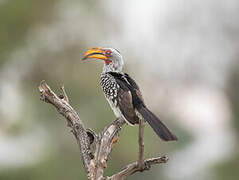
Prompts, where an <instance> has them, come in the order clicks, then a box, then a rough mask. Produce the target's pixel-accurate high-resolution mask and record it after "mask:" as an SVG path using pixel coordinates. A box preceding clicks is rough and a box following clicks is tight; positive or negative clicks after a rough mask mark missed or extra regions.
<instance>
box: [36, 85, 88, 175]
mask: <svg viewBox="0 0 239 180" xmlns="http://www.w3.org/2000/svg"><path fill="white" fill-rule="evenodd" d="M39 91H40V93H41V100H43V101H45V102H47V103H50V104H52V105H53V106H55V108H56V109H57V111H58V112H59V113H60V114H62V115H63V116H64V117H65V118H66V119H67V122H68V126H69V127H71V128H72V133H73V134H74V136H75V138H76V141H77V143H78V144H79V146H80V152H81V157H82V161H83V163H84V167H85V170H86V172H87V174H88V173H89V172H90V170H89V164H90V161H91V156H92V154H91V151H90V142H89V138H88V135H87V133H86V129H85V127H84V124H83V123H82V121H81V120H80V118H79V116H78V114H77V113H76V111H75V110H74V109H73V108H72V107H71V106H70V105H69V104H68V102H67V101H66V100H67V99H68V98H66V97H67V95H66V92H65V90H64V88H62V93H63V99H61V98H59V97H58V96H57V95H56V94H55V93H54V92H53V91H52V90H51V89H50V87H49V86H48V85H47V84H46V82H45V81H42V82H41V83H40V86H39Z"/></svg>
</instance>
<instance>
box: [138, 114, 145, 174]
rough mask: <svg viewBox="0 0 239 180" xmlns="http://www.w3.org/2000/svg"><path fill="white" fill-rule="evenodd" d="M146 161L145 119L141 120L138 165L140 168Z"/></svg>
mask: <svg viewBox="0 0 239 180" xmlns="http://www.w3.org/2000/svg"><path fill="white" fill-rule="evenodd" d="M143 163H144V120H143V119H140V120H139V159H138V166H139V169H143Z"/></svg>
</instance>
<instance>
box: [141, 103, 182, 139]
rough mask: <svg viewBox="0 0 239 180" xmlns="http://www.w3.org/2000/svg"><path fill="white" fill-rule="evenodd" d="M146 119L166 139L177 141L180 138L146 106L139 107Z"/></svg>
mask: <svg viewBox="0 0 239 180" xmlns="http://www.w3.org/2000/svg"><path fill="white" fill-rule="evenodd" d="M137 110H138V112H139V113H140V114H141V115H142V117H143V118H144V120H145V121H147V122H148V123H149V125H150V126H151V127H152V128H153V130H154V131H155V132H156V134H157V135H158V136H159V137H160V138H161V139H162V140H164V141H177V140H178V138H177V137H176V136H175V135H174V134H172V133H171V132H170V131H169V129H168V128H167V127H166V126H165V125H164V124H163V123H162V121H160V119H159V118H157V116H155V115H154V114H153V113H152V112H151V111H150V110H149V109H147V108H146V107H140V108H137Z"/></svg>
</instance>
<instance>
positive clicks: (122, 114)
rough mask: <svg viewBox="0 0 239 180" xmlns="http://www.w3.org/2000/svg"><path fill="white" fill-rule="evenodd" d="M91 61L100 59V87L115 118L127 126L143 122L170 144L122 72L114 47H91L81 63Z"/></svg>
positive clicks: (166, 133) (168, 136)
mask: <svg viewBox="0 0 239 180" xmlns="http://www.w3.org/2000/svg"><path fill="white" fill-rule="evenodd" d="M89 58H94V59H101V60H104V62H105V63H104V67H103V72H102V73H101V83H100V84H101V87H102V89H103V92H104V94H105V97H106V99H107V101H108V102H109V104H110V106H111V108H112V110H113V111H114V114H115V115H116V117H117V118H123V119H124V120H125V121H126V122H127V123H128V124H130V125H135V124H138V123H139V118H142V119H144V120H145V121H147V122H148V123H149V125H150V126H151V127H152V128H153V130H154V131H155V132H156V134H157V135H158V136H159V137H160V138H161V139H162V140H164V141H174V140H177V137H176V136H175V135H174V134H172V133H171V132H170V131H169V129H168V128H167V127H166V126H165V125H164V124H163V123H162V121H160V120H159V118H158V117H157V116H156V115H155V114H153V113H152V112H151V111H150V110H149V109H148V108H147V106H146V105H145V103H144V100H143V98H142V95H141V92H140V90H139V87H138V85H137V84H136V82H135V81H134V80H133V79H132V78H131V77H130V76H129V75H128V74H126V73H123V72H122V68H123V65H124V61H123V57H122V56H121V54H120V52H119V51H118V50H116V49H114V48H91V49H89V50H88V51H86V52H85V54H84V57H83V60H86V59H89Z"/></svg>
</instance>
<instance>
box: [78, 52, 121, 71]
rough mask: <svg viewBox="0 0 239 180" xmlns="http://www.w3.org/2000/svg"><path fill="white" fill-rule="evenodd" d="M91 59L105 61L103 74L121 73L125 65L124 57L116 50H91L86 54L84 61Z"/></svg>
mask: <svg viewBox="0 0 239 180" xmlns="http://www.w3.org/2000/svg"><path fill="white" fill-rule="evenodd" d="M89 58H91V59H92V58H93V59H100V60H103V61H104V62H105V65H104V68H103V72H111V71H113V72H121V71H122V68H123V65H124V61H123V57H122V56H121V54H120V52H119V51H118V50H116V49H114V48H98V47H97V48H91V49H89V50H88V51H86V52H85V54H84V57H83V59H82V60H86V59H89Z"/></svg>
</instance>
